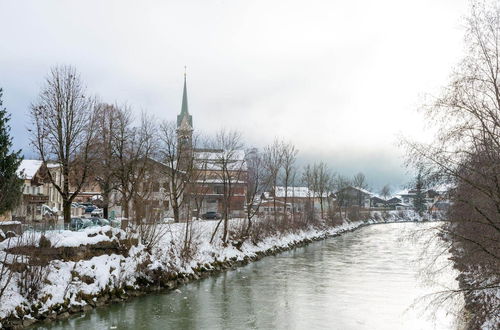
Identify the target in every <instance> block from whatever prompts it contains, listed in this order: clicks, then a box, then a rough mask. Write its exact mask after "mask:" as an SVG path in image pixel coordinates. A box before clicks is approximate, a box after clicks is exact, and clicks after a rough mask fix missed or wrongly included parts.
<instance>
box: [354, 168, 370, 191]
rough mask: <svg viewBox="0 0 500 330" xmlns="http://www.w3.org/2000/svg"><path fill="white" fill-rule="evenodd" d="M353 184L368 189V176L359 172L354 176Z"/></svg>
mask: <svg viewBox="0 0 500 330" xmlns="http://www.w3.org/2000/svg"><path fill="white" fill-rule="evenodd" d="M352 185H353V186H354V187H357V188H361V189H368V182H367V181H366V176H365V175H364V174H363V173H361V172H359V173H358V174H356V175H355V176H354V177H353V178H352Z"/></svg>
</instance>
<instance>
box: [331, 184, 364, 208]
mask: <svg viewBox="0 0 500 330" xmlns="http://www.w3.org/2000/svg"><path fill="white" fill-rule="evenodd" d="M372 196H373V193H371V192H369V191H368V190H366V189H363V188H359V187H354V186H348V187H345V188H343V189H340V190H339V191H337V192H336V193H335V197H336V199H337V203H338V204H339V205H340V206H341V207H352V206H355V207H361V208H369V207H370V205H371V202H370V201H371V197H372Z"/></svg>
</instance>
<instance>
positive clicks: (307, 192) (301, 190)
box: [274, 186, 329, 198]
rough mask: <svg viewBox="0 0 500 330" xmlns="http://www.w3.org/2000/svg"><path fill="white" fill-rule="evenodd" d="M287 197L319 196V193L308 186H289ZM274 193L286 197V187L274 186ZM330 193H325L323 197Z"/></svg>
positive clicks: (279, 196) (278, 196)
mask: <svg viewBox="0 0 500 330" xmlns="http://www.w3.org/2000/svg"><path fill="white" fill-rule="evenodd" d="M286 190H287V197H298V198H306V197H318V194H317V193H315V192H314V191H313V190H311V189H309V188H307V187H287V189H286ZM274 195H275V196H276V197H277V198H282V197H285V187H282V186H276V187H275V188H274ZM328 195H329V193H328V192H325V193H323V197H324V198H326V197H328Z"/></svg>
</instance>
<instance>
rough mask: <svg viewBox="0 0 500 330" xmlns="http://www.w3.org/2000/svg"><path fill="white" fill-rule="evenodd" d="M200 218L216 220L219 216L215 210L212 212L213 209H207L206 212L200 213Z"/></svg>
mask: <svg viewBox="0 0 500 330" xmlns="http://www.w3.org/2000/svg"><path fill="white" fill-rule="evenodd" d="M201 218H202V219H205V220H218V219H220V218H221V216H220V214H219V213H217V212H214V211H208V212H207V213H205V214H202V215H201Z"/></svg>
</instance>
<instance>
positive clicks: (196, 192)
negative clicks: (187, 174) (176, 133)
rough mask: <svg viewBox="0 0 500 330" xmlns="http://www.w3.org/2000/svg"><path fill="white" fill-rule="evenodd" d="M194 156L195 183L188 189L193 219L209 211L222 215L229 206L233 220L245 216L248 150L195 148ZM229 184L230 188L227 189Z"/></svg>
mask: <svg viewBox="0 0 500 330" xmlns="http://www.w3.org/2000/svg"><path fill="white" fill-rule="evenodd" d="M193 154H194V167H195V171H196V173H195V175H194V177H195V180H196V181H195V182H193V183H192V184H191V185H190V187H189V189H188V190H187V194H188V196H189V198H190V201H191V209H192V210H193V216H201V215H202V214H204V213H206V212H217V213H221V214H223V213H224V208H225V204H226V203H228V204H229V205H228V209H229V215H230V216H231V217H243V216H244V212H245V205H246V195H247V180H248V169H247V163H246V160H245V151H244V150H233V151H231V152H226V151H224V150H220V149H194V153H193ZM229 182H230V184H231V187H230V190H227V189H229ZM225 189H226V190H225ZM226 199H227V200H226Z"/></svg>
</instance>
